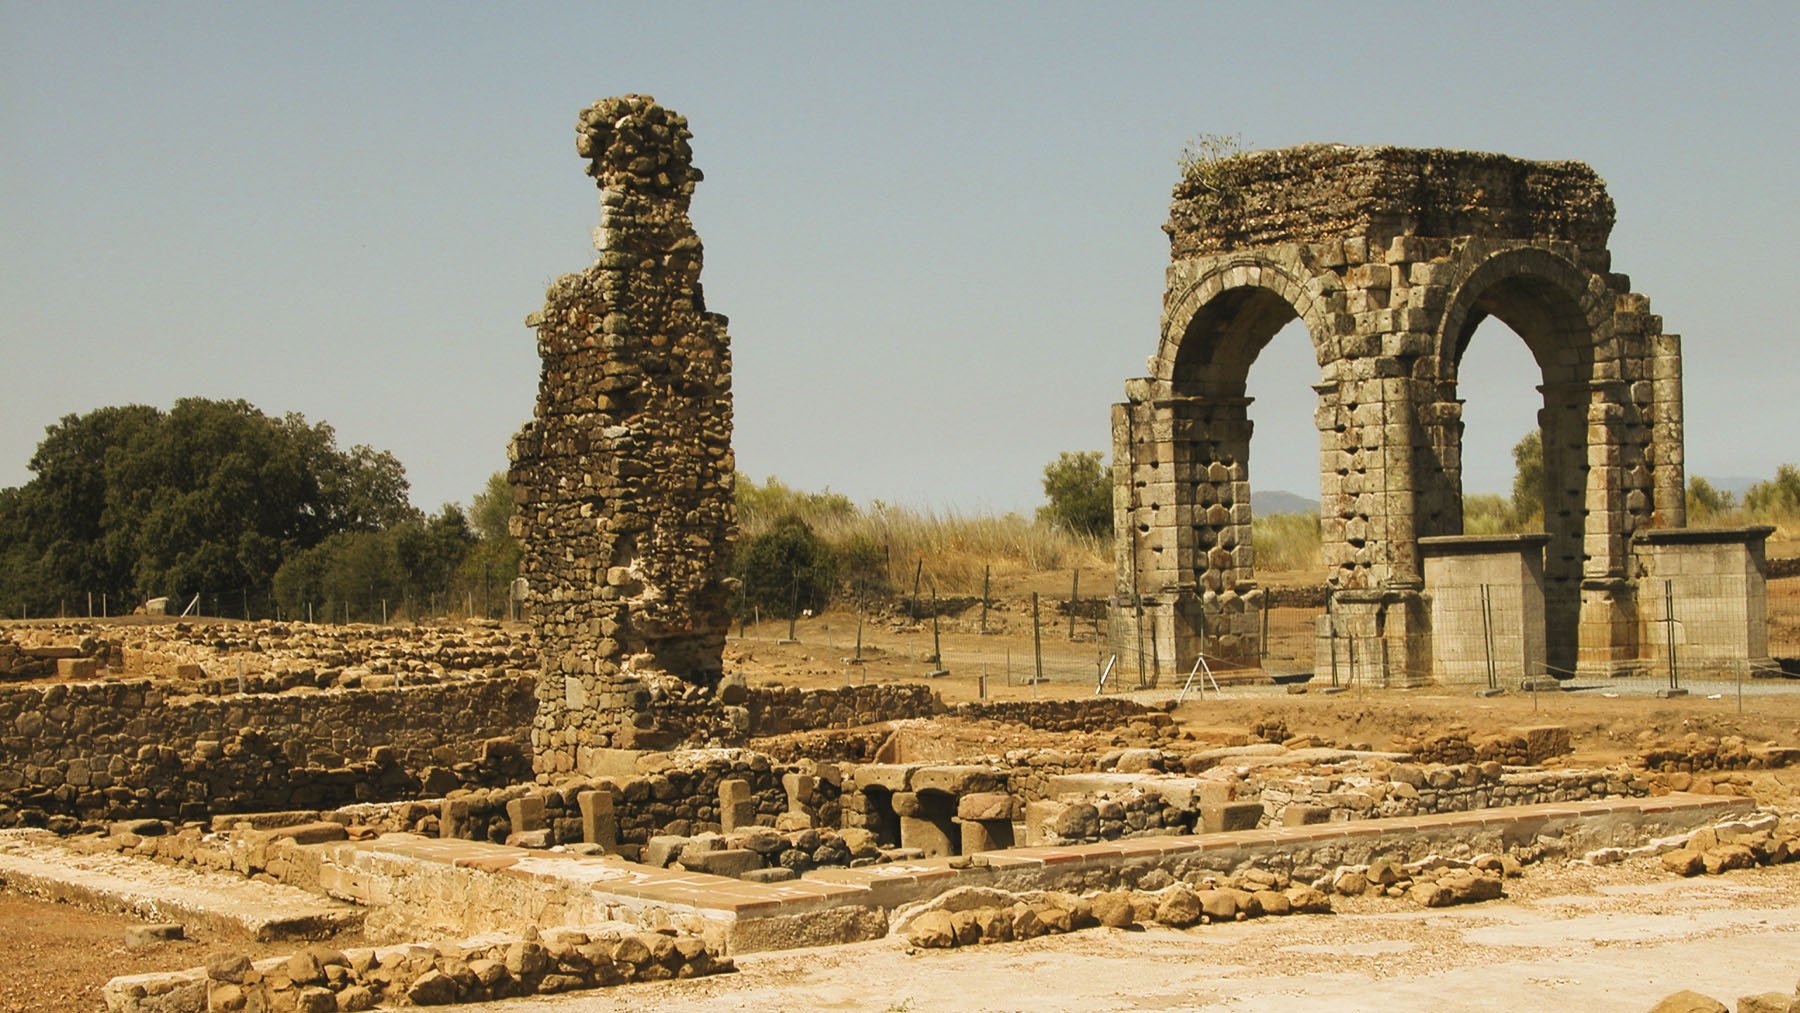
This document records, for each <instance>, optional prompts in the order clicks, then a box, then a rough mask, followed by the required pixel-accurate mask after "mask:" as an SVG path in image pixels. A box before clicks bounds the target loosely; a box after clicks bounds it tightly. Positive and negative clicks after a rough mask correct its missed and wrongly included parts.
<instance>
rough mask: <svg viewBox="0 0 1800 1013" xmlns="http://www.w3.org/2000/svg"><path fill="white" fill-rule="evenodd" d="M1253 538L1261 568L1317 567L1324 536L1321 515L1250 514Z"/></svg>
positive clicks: (1305, 568)
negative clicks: (1262, 515) (1320, 532)
mask: <svg viewBox="0 0 1800 1013" xmlns="http://www.w3.org/2000/svg"><path fill="white" fill-rule="evenodd" d="M1250 541H1251V544H1252V545H1254V546H1255V547H1256V568H1257V569H1258V570H1271V571H1272V570H1315V571H1316V570H1318V569H1319V568H1320V567H1321V566H1322V565H1323V563H1322V562H1321V558H1322V557H1321V556H1320V555H1319V546H1320V544H1321V542H1322V538H1321V536H1320V534H1319V515H1318V514H1316V513H1305V514H1269V515H1268V516H1266V517H1261V516H1255V515H1252V516H1251V518H1250Z"/></svg>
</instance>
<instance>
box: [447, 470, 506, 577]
mask: <svg viewBox="0 0 1800 1013" xmlns="http://www.w3.org/2000/svg"><path fill="white" fill-rule="evenodd" d="M517 510H518V507H517V505H516V504H515V502H514V500H513V491H512V486H511V485H509V484H508V483H507V480H506V472H504V471H496V472H494V473H493V474H492V475H490V476H488V480H487V485H486V486H484V487H483V488H482V490H481V491H480V492H479V493H476V494H475V498H474V499H473V500H472V501H470V504H469V519H470V521H471V522H472V524H473V527H474V533H475V542H474V544H473V545H471V546H470V547H469V551H468V553H467V554H466V555H464V556H463V561H462V565H461V566H460V567H459V568H458V570H457V575H456V586H457V587H458V588H459V589H460V590H459V592H458V593H461V594H463V595H464V596H465V597H464V600H465V601H469V602H483V603H485V607H487V608H488V609H490V610H491V609H494V608H497V607H498V605H499V604H500V603H503V602H504V601H505V600H506V594H507V589H508V587H509V586H510V585H511V584H512V582H513V578H515V577H517V576H518V575H519V558H520V550H519V543H518V540H517V539H515V538H513V536H512V531H511V521H512V517H513V514H514V513H516V512H517Z"/></svg>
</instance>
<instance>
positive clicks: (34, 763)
mask: <svg viewBox="0 0 1800 1013" xmlns="http://www.w3.org/2000/svg"><path fill="white" fill-rule="evenodd" d="M532 706H533V703H532V680H531V678H530V677H529V676H525V675H518V674H514V675H502V676H501V677H499V678H489V677H482V678H462V679H457V680H454V681H446V682H443V683H439V684H436V685H429V686H419V687H408V688H395V689H356V690H334V691H331V692H323V693H284V694H279V695H255V696H234V697H227V698H210V697H196V696H182V695H177V694H175V693H174V692H173V691H172V690H171V689H170V688H169V687H168V686H166V685H163V684H159V683H155V682H151V681H148V680H130V681H121V682H97V683H56V684H51V685H33V686H18V687H14V688H11V689H7V690H5V691H0V826H18V825H27V826H51V828H52V829H60V830H65V831H66V830H73V829H75V828H76V825H77V824H78V823H79V822H81V821H101V820H112V819H127V818H134V817H158V818H179V819H199V818H202V817H204V816H207V815H209V814H211V813H214V812H233V811H256V810H269V809H302V808H323V807H329V806H335V805H342V804H345V803H350V802H358V801H364V802H366V801H375V800H386V799H399V798H407V797H416V796H418V795H420V794H430V795H442V794H443V793H444V792H446V791H449V790H451V789H453V788H456V787H460V786H463V785H470V784H505V783H508V782H511V781H515V780H518V779H520V778H524V777H527V776H529V770H530V763H529V757H528V756H526V755H525V753H524V752H523V750H522V749H521V748H520V746H519V741H520V738H521V737H522V734H523V731H524V729H525V728H526V727H528V726H529V724H530V721H531V713H532Z"/></svg>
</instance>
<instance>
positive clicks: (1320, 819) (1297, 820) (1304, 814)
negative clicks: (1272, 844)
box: [1281, 803, 1331, 827]
mask: <svg viewBox="0 0 1800 1013" xmlns="http://www.w3.org/2000/svg"><path fill="white" fill-rule="evenodd" d="M1330 822H1331V810H1330V808H1328V807H1326V806H1322V805H1301V804H1299V803H1293V804H1290V805H1289V806H1288V807H1287V808H1286V809H1283V810H1282V811H1281V825H1282V826H1284V827H1309V826H1313V825H1314V824H1318V823H1330Z"/></svg>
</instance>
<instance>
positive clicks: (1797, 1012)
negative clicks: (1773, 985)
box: [1737, 992, 1800, 1013]
mask: <svg viewBox="0 0 1800 1013" xmlns="http://www.w3.org/2000/svg"><path fill="white" fill-rule="evenodd" d="M1737 1013H1800V995H1789V994H1788V993H1786V992H1759V993H1757V994H1756V995H1745V996H1739V997H1738V1002H1737Z"/></svg>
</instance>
